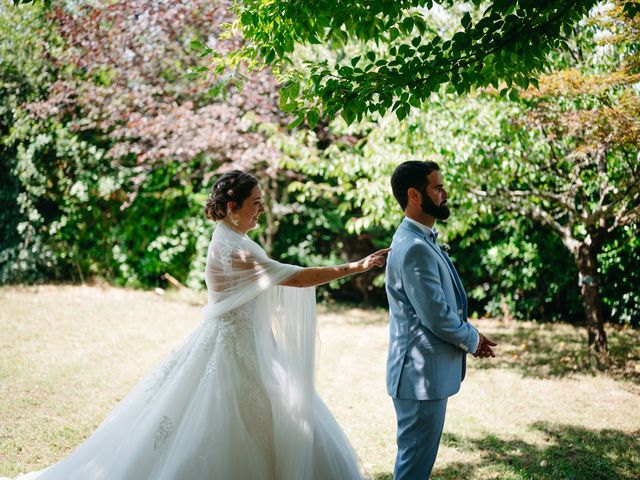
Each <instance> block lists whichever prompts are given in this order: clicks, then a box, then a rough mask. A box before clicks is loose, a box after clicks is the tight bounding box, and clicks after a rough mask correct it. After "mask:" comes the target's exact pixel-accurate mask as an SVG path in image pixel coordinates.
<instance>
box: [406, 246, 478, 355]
mask: <svg viewBox="0 0 640 480" xmlns="http://www.w3.org/2000/svg"><path fill="white" fill-rule="evenodd" d="M402 283H403V286H404V290H405V292H406V293H407V296H408V297H409V301H410V302H411V305H412V306H413V308H414V309H415V311H416V313H417V314H418V318H419V319H420V322H421V323H422V324H423V325H424V326H425V327H426V328H428V329H429V330H430V331H431V332H433V333H434V334H435V335H436V336H437V337H439V338H440V339H442V340H443V341H445V342H448V343H451V344H453V345H455V346H456V347H458V348H460V349H461V350H464V351H465V352H471V353H473V352H475V351H476V348H477V346H478V343H479V340H480V335H479V334H478V331H477V330H476V329H475V328H473V327H472V326H471V325H470V324H469V323H467V322H464V321H462V320H461V319H460V317H459V316H458V314H457V313H456V312H455V311H454V310H453V309H452V308H451V306H450V305H449V304H448V303H447V300H446V297H445V295H444V290H443V288H442V283H441V282H440V276H439V275H438V263H437V259H436V257H435V255H434V253H433V252H431V251H430V250H429V247H428V246H427V245H424V244H421V243H417V244H415V245H412V246H410V247H409V248H408V249H407V251H406V253H405V256H404V260H403V265H402Z"/></svg>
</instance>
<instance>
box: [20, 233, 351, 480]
mask: <svg viewBox="0 0 640 480" xmlns="http://www.w3.org/2000/svg"><path fill="white" fill-rule="evenodd" d="M299 268H300V267H296V266H292V265H284V264H281V263H278V262H276V261H274V260H271V259H269V258H268V257H267V255H266V254H265V252H264V250H262V249H261V248H260V247H259V246H258V245H257V244H256V243H255V242H253V241H252V240H251V239H249V238H248V237H247V236H246V235H240V234H238V233H237V232H235V231H233V230H232V229H230V228H229V227H227V226H226V225H225V224H224V223H219V224H218V226H217V227H216V230H215V232H214V234H213V237H212V240H211V244H210V246H209V252H208V259H207V271H206V282H207V288H208V291H209V304H208V305H207V307H206V308H205V313H204V320H203V322H202V323H201V325H200V326H199V327H198V328H197V329H196V331H195V332H194V333H193V334H191V336H190V337H189V338H188V339H187V340H186V341H185V342H184V344H183V345H182V346H180V347H179V348H178V349H177V350H175V351H174V352H173V353H172V354H171V355H169V356H168V357H167V358H166V359H165V360H164V361H163V362H162V363H161V364H160V365H159V366H158V367H157V368H156V369H155V370H154V371H153V372H152V373H151V374H150V375H149V376H148V377H147V378H145V379H144V380H142V381H141V382H140V383H139V384H138V385H137V386H136V387H135V388H134V389H133V390H132V391H131V392H130V393H129V394H128V395H127V396H126V398H125V399H123V400H122V402H120V403H119V404H118V405H117V406H116V408H115V409H114V410H113V411H112V412H111V413H110V414H109V415H108V417H107V418H106V419H105V420H104V422H103V423H102V424H101V425H100V426H99V427H98V429H97V430H96V431H95V432H94V433H93V435H91V436H90V437H89V438H88V439H87V440H86V441H85V442H84V443H82V444H81V445H80V446H79V447H78V448H77V449H76V450H75V451H74V452H72V453H71V455H69V456H68V457H67V458H65V459H63V460H62V461H60V462H59V463H57V464H55V465H53V466H51V467H49V468H47V469H45V470H41V471H39V472H32V473H30V474H27V475H25V476H21V477H19V478H20V479H21V480H23V479H25V480H26V479H29V480H31V479H38V480H143V479H149V480H260V479H264V480H304V479H310V480H311V479H317V480H320V479H326V480H350V479H360V478H361V476H360V472H359V467H358V462H357V460H356V456H355V454H354V452H353V449H352V448H351V446H350V445H349V442H348V440H347V439H346V437H345V435H344V434H343V432H342V430H341V429H340V427H339V426H338V424H337V422H336V421H335V419H334V418H333V416H332V415H331V413H330V412H329V410H328V409H327V407H326V406H325V405H324V403H323V402H322V400H321V399H320V398H319V396H318V395H317V393H316V392H315V388H314V368H315V340H316V339H315V335H316V332H315V322H316V316H315V315H316V311H315V294H314V289H313V288H305V289H296V288H290V287H282V286H278V284H279V283H281V282H282V281H284V280H286V279H287V278H289V277H291V276H292V275H293V274H294V273H296V272H297V271H298V270H299Z"/></svg>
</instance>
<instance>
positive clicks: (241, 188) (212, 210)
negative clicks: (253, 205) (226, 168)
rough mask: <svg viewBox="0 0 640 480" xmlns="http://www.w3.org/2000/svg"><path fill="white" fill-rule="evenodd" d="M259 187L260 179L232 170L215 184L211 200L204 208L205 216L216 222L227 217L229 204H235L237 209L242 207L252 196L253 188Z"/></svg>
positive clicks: (210, 194) (210, 196)
mask: <svg viewBox="0 0 640 480" xmlns="http://www.w3.org/2000/svg"><path fill="white" fill-rule="evenodd" d="M256 185H258V179H257V178H256V177H254V176H253V175H251V174H250V173H245V172H241V171H240V170H231V171H230V172H227V173H225V174H224V175H222V176H221V177H220V178H219V179H218V180H217V181H216V183H214V184H213V187H212V188H211V192H210V193H209V199H208V200H207V203H206V204H205V206H204V216H205V217H207V218H208V219H209V220H213V221H214V222H215V221H217V220H222V219H223V218H225V217H226V216H227V203H228V202H234V203H235V204H236V208H240V207H242V202H244V200H245V199H246V198H248V197H249V196H250V195H251V191H252V190H253V188H254V187H255V186H256Z"/></svg>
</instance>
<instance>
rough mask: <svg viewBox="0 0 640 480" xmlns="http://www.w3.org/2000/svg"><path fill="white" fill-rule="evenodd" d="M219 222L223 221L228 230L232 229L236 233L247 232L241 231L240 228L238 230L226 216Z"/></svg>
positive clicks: (242, 233)
mask: <svg viewBox="0 0 640 480" xmlns="http://www.w3.org/2000/svg"><path fill="white" fill-rule="evenodd" d="M220 223H223V224H224V226H225V227H227V228H228V229H229V230H232V231H234V232H235V233H237V234H238V235H246V233H247V232H243V231H242V230H239V229H238V227H236V226H235V225H234V224H233V223H231V221H230V220H229V219H227V218H224V219H223V220H222V221H221V222H220Z"/></svg>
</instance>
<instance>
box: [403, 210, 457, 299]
mask: <svg viewBox="0 0 640 480" xmlns="http://www.w3.org/2000/svg"><path fill="white" fill-rule="evenodd" d="M401 226H404V228H407V229H409V230H410V231H412V232H414V233H415V234H417V235H419V236H420V237H422V238H423V239H424V241H425V242H427V245H429V246H430V247H431V248H432V249H433V251H434V252H436V254H437V255H438V256H439V257H440V258H441V259H442V261H443V262H444V264H445V265H446V266H447V270H449V275H450V276H451V280H452V281H453V285H454V287H455V289H456V291H457V292H458V296H459V297H460V301H462V299H463V298H464V294H463V292H464V290H463V288H462V282H461V281H460V277H459V276H458V272H456V269H455V267H454V266H453V263H451V260H449V259H448V258H446V255H445V254H444V253H443V252H442V250H440V247H438V246H437V245H436V244H435V243H434V242H433V241H432V240H430V239H429V238H427V234H426V233H425V231H424V230H422V229H421V228H419V227H418V226H416V225H414V224H413V223H411V222H408V221H407V220H403V221H402V224H401Z"/></svg>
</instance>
